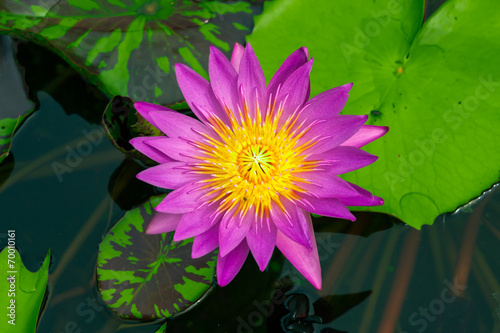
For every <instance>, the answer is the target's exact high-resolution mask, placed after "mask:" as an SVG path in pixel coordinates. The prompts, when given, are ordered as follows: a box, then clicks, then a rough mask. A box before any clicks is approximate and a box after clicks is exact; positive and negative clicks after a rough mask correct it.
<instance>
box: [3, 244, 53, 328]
mask: <svg viewBox="0 0 500 333" xmlns="http://www.w3.org/2000/svg"><path fill="white" fill-rule="evenodd" d="M9 250H10V251H9ZM9 259H10V260H9ZM8 260H9V261H8ZM49 263H50V252H49V253H47V255H46V256H45V260H44V261H43V264H42V267H41V268H40V269H39V270H38V272H33V273H32V272H30V271H29V270H28V269H27V268H26V267H24V264H23V261H22V260H21V255H20V254H19V252H17V250H15V249H14V248H9V247H5V248H4V249H3V250H2V252H0V268H1V272H0V281H2V283H0V295H2V297H0V306H1V308H2V310H3V311H6V310H5V309H8V307H9V306H11V300H14V302H15V303H14V305H15V317H14V318H12V317H9V316H8V315H7V316H5V315H3V318H2V320H0V331H2V332H10V333H25V332H35V330H36V325H37V320H38V312H39V311H40V305H41V304H42V300H43V297H44V295H45V290H46V289H47V280H48V276H49ZM11 264H12V265H13V266H10V265H11ZM12 276H13V277H14V280H13V281H14V282H13V284H14V286H15V287H14V291H12V290H11V283H10V281H9V280H8V278H12ZM12 292H14V295H10V296H9V294H10V293H12ZM9 312H10V310H7V311H6V313H7V314H8V313H9ZM12 319H14V321H13V322H14V323H15V325H12V324H9V322H8V321H9V320H12Z"/></svg>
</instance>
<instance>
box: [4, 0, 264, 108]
mask: <svg viewBox="0 0 500 333" xmlns="http://www.w3.org/2000/svg"><path fill="white" fill-rule="evenodd" d="M261 2H262V1H213V0H197V1H192V0H142V1H141V0H107V1H105V0H86V1H57V0H47V1H17V0H5V1H1V3H0V33H4V34H10V35H13V36H16V37H19V38H27V39H29V40H32V41H34V42H36V43H38V44H41V45H44V46H47V47H49V48H50V49H52V50H53V51H55V52H56V53H58V54H59V55H60V56H61V57H63V58H64V59H65V60H66V61H68V63H70V64H71V65H73V66H74V67H75V68H76V69H77V70H79V71H80V73H81V74H82V75H83V76H84V77H87V78H89V79H90V80H91V82H93V83H94V84H96V85H97V86H99V88H100V89H101V90H102V91H103V92H104V93H105V94H107V95H108V96H109V97H112V96H114V95H122V96H128V97H131V98H133V99H135V100H141V101H148V102H153V103H157V104H164V105H168V104H172V103H175V102H178V101H181V100H183V97H182V94H181V92H180V90H179V88H178V87H177V83H176V80H175V76H174V74H173V66H174V64H175V63H177V62H180V63H185V64H188V65H189V66H191V67H193V68H195V69H197V70H199V71H200V72H202V73H204V74H205V75H206V71H207V59H208V52H209V47H208V46H209V45H211V44H213V45H216V46H218V47H219V48H221V49H223V50H224V51H226V52H227V53H228V54H229V51H230V48H231V47H232V45H233V44H234V43H235V42H243V41H244V36H245V35H246V34H248V33H249V32H250V31H251V30H252V28H253V20H252V18H253V14H254V13H259V12H260V11H261V8H262V4H261ZM2 30H3V31H2Z"/></svg>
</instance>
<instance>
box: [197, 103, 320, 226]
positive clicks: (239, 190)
mask: <svg viewBox="0 0 500 333" xmlns="http://www.w3.org/2000/svg"><path fill="white" fill-rule="evenodd" d="M274 111H275V108H274V106H273V107H272V108H271V109H270V110H268V112H267V115H266V117H265V119H261V117H260V113H259V112H257V116H256V117H255V118H256V119H252V118H251V117H250V116H249V115H248V112H247V110H244V112H240V115H242V116H241V117H240V119H236V117H235V116H234V115H233V113H231V112H230V111H229V110H227V109H226V114H227V116H228V118H229V121H230V126H227V124H225V123H223V122H222V121H221V120H220V119H218V118H211V119H209V122H210V125H211V127H212V129H214V130H215V132H217V134H218V135H219V137H218V138H212V137H209V136H208V135H207V136H206V143H197V146H198V148H199V149H200V150H201V151H203V153H204V155H205V156H203V157H200V162H199V163H195V164H194V165H193V170H195V172H198V173H203V174H207V175H209V176H210V177H208V178H207V179H206V180H205V181H204V182H205V183H206V185H204V188H208V189H211V191H210V193H209V194H208V195H209V196H211V199H210V202H219V207H218V211H219V212H223V211H229V210H233V209H234V214H236V213H240V214H246V212H247V211H249V210H253V211H255V214H258V215H260V216H269V212H270V209H271V206H272V204H273V203H274V204H276V205H277V206H278V207H280V208H281V209H282V210H284V207H283V206H282V204H281V202H280V197H284V198H287V199H289V200H300V197H299V196H298V195H297V193H299V192H304V191H303V190H302V189H301V188H300V187H299V186H297V182H299V183H300V182H306V181H305V180H303V179H300V178H298V177H297V176H295V175H294V173H297V172H307V171H312V170H313V169H314V168H315V167H316V166H317V164H316V162H315V161H306V157H307V155H306V154H303V152H304V151H305V150H306V149H308V148H310V147H311V146H312V145H314V144H315V142H305V143H299V139H300V138H301V137H302V136H303V135H304V134H305V133H306V132H307V131H308V130H309V127H304V125H303V124H297V120H298V114H297V113H294V114H293V115H291V116H290V117H289V118H287V119H286V120H284V121H281V122H280V121H279V120H280V116H281V114H282V111H283V110H282V109H281V108H279V107H278V108H277V112H274Z"/></svg>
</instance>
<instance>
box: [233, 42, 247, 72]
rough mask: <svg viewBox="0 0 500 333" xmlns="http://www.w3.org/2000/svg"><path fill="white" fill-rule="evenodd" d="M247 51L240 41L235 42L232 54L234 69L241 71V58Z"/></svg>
mask: <svg viewBox="0 0 500 333" xmlns="http://www.w3.org/2000/svg"><path fill="white" fill-rule="evenodd" d="M243 53H245V48H244V47H243V45H241V44H240V43H234V48H233V54H232V55H231V65H233V67H234V70H235V71H236V72H239V69H240V62H241V58H242V57H243Z"/></svg>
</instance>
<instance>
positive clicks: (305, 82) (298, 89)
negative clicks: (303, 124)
mask: <svg viewBox="0 0 500 333" xmlns="http://www.w3.org/2000/svg"><path fill="white" fill-rule="evenodd" d="M312 65H313V60H312V59H311V60H309V61H308V62H306V63H305V64H304V65H302V66H301V67H300V68H299V69H297V70H296V71H295V72H293V73H292V74H291V75H290V76H289V77H288V78H287V79H286V81H285V82H284V83H283V85H282V86H281V89H280V90H279V92H278V96H276V102H277V103H278V105H279V103H280V102H284V104H283V116H282V117H281V119H280V122H279V125H278V126H280V125H282V124H283V123H284V121H285V120H286V119H287V117H289V116H291V115H292V114H293V112H295V111H298V110H299V109H300V107H301V106H302V105H303V104H304V102H305V101H307V100H308V99H309V92H310V90H309V88H310V83H309V74H310V73H311V69H312Z"/></svg>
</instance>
